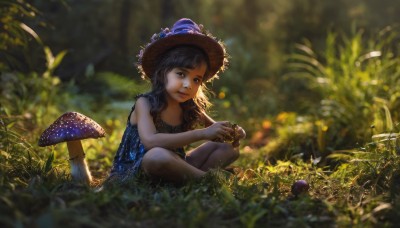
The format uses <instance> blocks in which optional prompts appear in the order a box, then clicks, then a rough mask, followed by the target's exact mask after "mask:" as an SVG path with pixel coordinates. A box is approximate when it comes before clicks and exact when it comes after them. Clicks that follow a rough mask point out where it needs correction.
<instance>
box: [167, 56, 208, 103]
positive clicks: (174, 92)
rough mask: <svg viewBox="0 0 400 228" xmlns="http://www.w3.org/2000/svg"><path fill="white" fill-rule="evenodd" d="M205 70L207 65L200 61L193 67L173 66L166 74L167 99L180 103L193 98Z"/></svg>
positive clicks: (201, 81)
mask: <svg viewBox="0 0 400 228" xmlns="http://www.w3.org/2000/svg"><path fill="white" fill-rule="evenodd" d="M206 70H207V65H206V64H205V63H201V64H200V65H199V66H197V67H195V68H193V69H190V68H180V67H176V68H173V69H172V70H171V71H170V72H168V73H167V75H166V79H167V82H166V84H165V89H166V91H167V94H168V100H169V101H176V102H178V103H182V102H185V101H187V100H190V99H192V98H194V97H195V96H196V94H197V91H198V90H199V87H200V86H201V84H202V83H203V78H204V74H205V73H206Z"/></svg>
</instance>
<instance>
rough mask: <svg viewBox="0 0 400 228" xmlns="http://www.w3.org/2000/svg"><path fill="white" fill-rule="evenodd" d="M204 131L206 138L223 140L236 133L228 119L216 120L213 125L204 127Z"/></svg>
mask: <svg viewBox="0 0 400 228" xmlns="http://www.w3.org/2000/svg"><path fill="white" fill-rule="evenodd" d="M204 131H205V132H204V134H205V138H206V139H208V140H222V141H223V139H224V138H227V137H230V136H231V135H232V134H233V133H234V132H233V131H234V130H233V129H232V127H231V125H230V123H229V122H228V121H220V122H215V123H213V124H212V125H211V126H209V127H207V128H204Z"/></svg>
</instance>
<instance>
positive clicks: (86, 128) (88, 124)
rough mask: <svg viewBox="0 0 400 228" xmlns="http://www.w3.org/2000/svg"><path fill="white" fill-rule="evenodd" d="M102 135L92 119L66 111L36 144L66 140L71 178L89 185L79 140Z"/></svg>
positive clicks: (98, 126)
mask: <svg viewBox="0 0 400 228" xmlns="http://www.w3.org/2000/svg"><path fill="white" fill-rule="evenodd" d="M104 136H105V131H104V129H103V128H102V127H101V126H100V125H99V124H98V123H96V122H95V121H94V120H92V119H90V118H89V117H87V116H85V115H83V114H81V113H78V112H66V113H64V114H63V115H61V116H60V117H59V118H58V119H57V120H56V121H54V123H52V124H51V125H50V126H49V127H48V128H47V129H46V130H45V131H44V132H43V133H42V135H41V136H40V139H39V143H38V144H39V146H42V147H44V146H50V145H54V144H58V143H61V142H67V147H68V153H69V160H70V165H71V176H72V180H74V181H77V182H81V183H85V184H88V185H89V184H90V182H91V181H92V176H91V175H90V171H89V167H88V165H87V163H86V161H85V153H84V151H83V148H82V143H81V141H80V140H82V139H87V138H100V137H104Z"/></svg>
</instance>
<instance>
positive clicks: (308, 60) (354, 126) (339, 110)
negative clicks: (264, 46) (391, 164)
mask: <svg viewBox="0 0 400 228" xmlns="http://www.w3.org/2000/svg"><path fill="white" fill-rule="evenodd" d="M397 37H398V36H397V33H396V31H395V30H394V29H392V28H387V29H384V30H383V31H381V32H380V33H378V34H377V35H376V36H373V37H371V38H369V39H368V38H367V37H366V36H365V35H364V34H363V32H362V31H358V32H356V33H354V35H352V36H350V37H347V36H340V37H339V36H338V35H337V34H336V33H333V32H330V33H328V36H327V40H326V49H325V52H324V56H322V57H321V56H319V55H318V54H316V53H315V52H314V51H313V48H312V46H311V44H310V43H307V42H305V43H304V44H298V45H297V46H296V50H297V51H296V52H295V53H293V54H291V55H290V56H289V69H290V73H288V74H287V75H286V76H285V77H286V79H287V80H297V81H302V82H303V84H304V85H305V86H306V88H307V89H308V90H309V91H312V93H310V94H314V95H313V96H314V97H313V98H309V97H307V96H305V97H302V99H305V100H307V99H308V100H309V101H315V94H317V95H318V97H319V99H320V101H321V102H320V103H319V104H318V105H317V104H315V103H311V102H310V103H309V104H308V108H309V111H308V113H309V114H312V115H315V116H316V120H315V121H319V123H321V124H322V125H320V126H322V127H323V128H326V132H325V133H324V135H323V138H321V137H320V138H319V139H318V140H324V142H320V143H319V145H321V146H322V147H323V148H319V150H320V152H321V153H324V154H326V153H327V152H329V150H332V149H338V148H348V147H351V146H352V145H355V144H356V143H360V144H362V143H363V142H365V141H366V140H368V137H370V136H371V131H370V126H371V125H374V126H375V128H374V129H373V130H374V132H377V133H379V132H385V131H390V130H392V122H393V120H392V115H391V113H390V112H389V109H390V108H391V107H397V106H398V102H399V98H400V97H399V92H398V91H399V89H400V87H399V86H398V85H399V83H398V81H399V80H400V73H399V72H400V68H399V66H400V64H399V62H400V58H399V56H398V55H397V54H396V52H395V50H396V45H397V44H396V38H397ZM317 127H318V126H317ZM320 136H322V135H320ZM329 148H330V149H329Z"/></svg>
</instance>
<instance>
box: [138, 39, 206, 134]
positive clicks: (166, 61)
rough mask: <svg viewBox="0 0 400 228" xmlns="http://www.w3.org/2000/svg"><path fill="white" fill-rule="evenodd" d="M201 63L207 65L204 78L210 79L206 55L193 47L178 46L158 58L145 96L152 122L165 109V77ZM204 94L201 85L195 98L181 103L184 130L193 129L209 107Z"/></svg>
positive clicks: (204, 89) (203, 86) (204, 88)
mask: <svg viewBox="0 0 400 228" xmlns="http://www.w3.org/2000/svg"><path fill="white" fill-rule="evenodd" d="M202 63H206V65H207V70H206V73H205V75H204V78H205V79H207V78H209V77H210V75H209V66H210V64H209V60H208V57H207V55H206V54H205V53H204V51H202V50H201V49H200V48H197V47H195V46H178V47H175V48H172V49H170V50H168V51H167V52H165V53H164V54H163V55H161V56H160V57H159V59H158V60H157V63H156V68H155V71H154V74H153V75H152V76H151V84H152V90H151V91H150V92H149V93H147V94H145V96H146V97H147V98H148V99H149V102H150V105H151V109H150V114H151V115H152V117H153V119H154V120H156V118H157V117H158V115H159V114H160V113H161V111H163V110H164V109H165V108H166V107H167V100H166V90H165V84H166V82H167V81H166V78H165V77H166V75H167V74H168V73H169V72H170V71H171V70H172V69H174V68H177V67H181V68H188V69H194V68H195V67H197V66H199V65H201V64H202ZM204 81H205V80H204ZM205 92H207V87H206V86H205V84H204V83H202V84H201V85H200V87H199V90H198V91H197V95H196V97H194V98H193V99H190V100H188V101H185V102H183V103H181V107H182V109H183V129H184V130H190V129H193V128H194V127H195V126H196V124H198V123H199V120H200V119H201V118H202V116H203V114H202V113H203V112H205V111H206V109H207V108H208V107H209V106H210V102H209V100H208V98H207V96H206V94H205Z"/></svg>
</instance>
